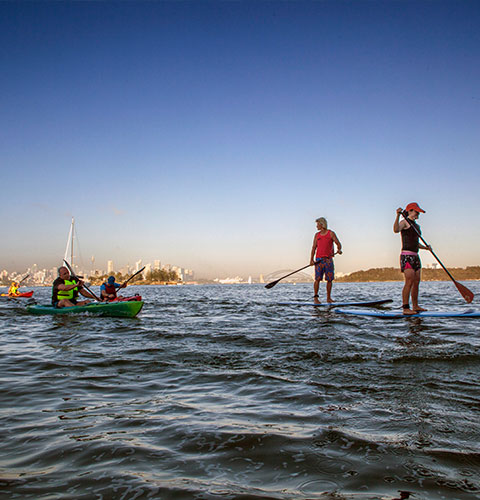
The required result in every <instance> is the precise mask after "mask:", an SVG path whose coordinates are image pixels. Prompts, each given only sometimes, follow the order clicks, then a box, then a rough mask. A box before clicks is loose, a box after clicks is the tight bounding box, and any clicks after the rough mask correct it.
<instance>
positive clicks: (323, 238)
mask: <svg viewBox="0 0 480 500" xmlns="http://www.w3.org/2000/svg"><path fill="white" fill-rule="evenodd" d="M315 240H316V242H317V253H316V254H315V257H316V258H317V259H321V258H322V257H332V255H333V238H332V234H331V232H330V230H328V231H327V232H326V233H325V234H324V235H322V234H320V231H319V232H318V233H317V234H316V235H315Z"/></svg>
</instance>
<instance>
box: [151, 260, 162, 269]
mask: <svg viewBox="0 0 480 500" xmlns="http://www.w3.org/2000/svg"><path fill="white" fill-rule="evenodd" d="M160 268H161V262H160V261H159V260H154V261H153V269H154V270H155V271H158V270H159V269H160Z"/></svg>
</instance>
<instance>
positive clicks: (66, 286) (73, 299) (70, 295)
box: [52, 266, 95, 307]
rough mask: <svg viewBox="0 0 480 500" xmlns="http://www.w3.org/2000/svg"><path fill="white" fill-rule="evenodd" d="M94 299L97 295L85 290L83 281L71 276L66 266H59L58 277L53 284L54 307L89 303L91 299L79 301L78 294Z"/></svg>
mask: <svg viewBox="0 0 480 500" xmlns="http://www.w3.org/2000/svg"><path fill="white" fill-rule="evenodd" d="M79 294H81V295H83V296H84V297H88V298H90V299H94V298H95V297H94V296H93V295H91V294H90V293H89V292H87V291H86V290H84V288H83V281H81V280H78V279H77V278H74V277H72V276H70V272H69V271H68V269H67V268H66V267H63V266H62V267H59V268H58V278H57V279H56V280H55V281H54V282H53V286H52V304H53V306H54V307H73V306H83V305H85V304H88V303H89V302H90V301H89V300H83V301H81V302H78V301H77V298H78V295H79Z"/></svg>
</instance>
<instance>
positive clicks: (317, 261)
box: [310, 217, 342, 304]
mask: <svg viewBox="0 0 480 500" xmlns="http://www.w3.org/2000/svg"><path fill="white" fill-rule="evenodd" d="M315 222H316V223H317V229H318V232H317V233H315V236H314V237H313V245H312V251H311V253H310V265H311V266H313V265H315V282H314V283H313V293H314V295H313V300H314V302H315V303H316V304H319V303H320V301H319V300H318V289H319V287H320V281H322V279H323V277H324V276H325V281H326V282H327V302H333V300H332V282H333V280H334V279H335V269H334V265H333V255H334V251H333V244H334V243H335V245H336V246H337V252H336V253H338V254H341V253H342V244H341V243H340V241H339V240H338V238H337V235H336V234H335V233H334V232H333V231H332V230H331V229H328V224H327V220H326V219H325V218H324V217H319V218H318V219H317V220H316V221H315Z"/></svg>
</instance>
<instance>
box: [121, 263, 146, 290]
mask: <svg viewBox="0 0 480 500" xmlns="http://www.w3.org/2000/svg"><path fill="white" fill-rule="evenodd" d="M145 267H146V266H143V267H142V269H140V271H137V272H136V273H135V274H132V275H131V276H130V278H128V280H127V281H124V282H123V285H122V287H123V286H124V285H126V284H127V283H128V282H129V281H130V280H131V279H132V278H135V276H136V275H137V274H140V273H141V272H142V271H143V270H144V269H145Z"/></svg>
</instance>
